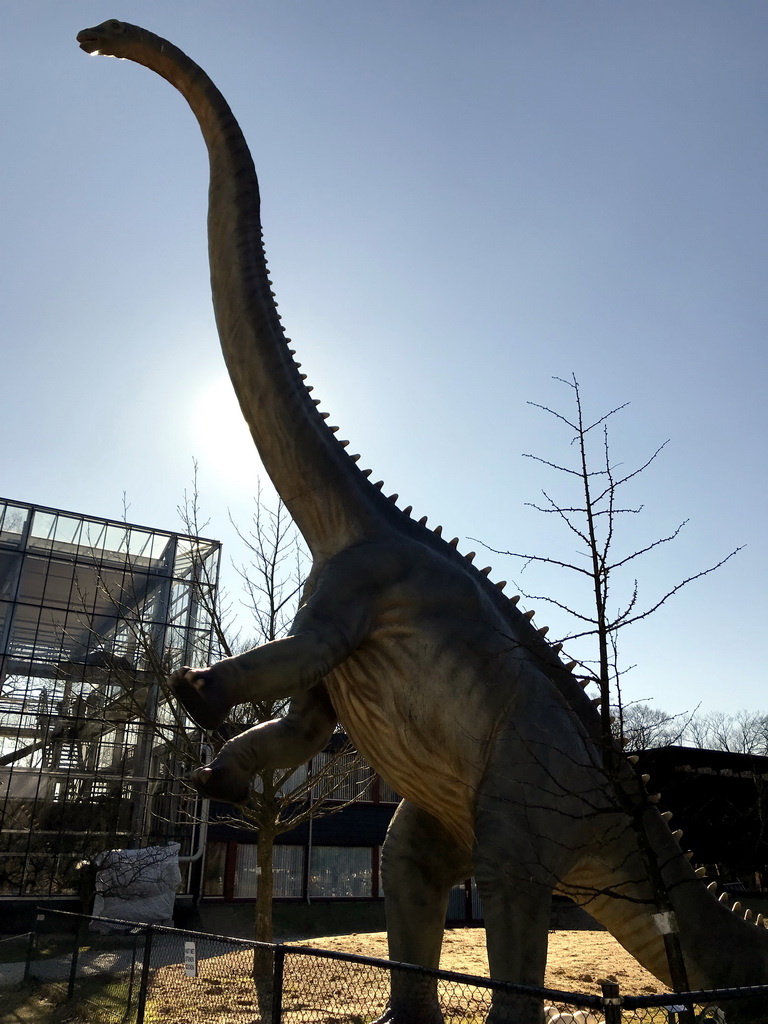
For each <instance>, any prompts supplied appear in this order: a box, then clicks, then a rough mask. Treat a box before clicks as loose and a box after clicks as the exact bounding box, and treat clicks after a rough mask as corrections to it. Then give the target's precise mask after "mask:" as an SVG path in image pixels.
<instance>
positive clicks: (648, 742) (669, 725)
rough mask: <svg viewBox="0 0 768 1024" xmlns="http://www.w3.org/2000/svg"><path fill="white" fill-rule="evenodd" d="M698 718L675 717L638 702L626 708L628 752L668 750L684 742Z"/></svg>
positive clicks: (623, 736) (623, 714)
mask: <svg viewBox="0 0 768 1024" xmlns="http://www.w3.org/2000/svg"><path fill="white" fill-rule="evenodd" d="M693 718H694V716H690V715H687V714H682V715H671V714H669V712H667V711H663V710H662V709H661V708H657V707H654V706H653V705H652V704H649V703H648V702H647V701H636V702H633V703H630V704H626V705H624V706H623V708H622V717H621V723H622V730H623V735H622V738H623V745H624V749H625V751H626V753H628V754H633V753H635V752H636V751H641V750H648V748H649V747H668V746H672V745H673V744H677V743H682V742H683V741H684V740H685V737H686V735H687V729H689V728H690V726H691V723H692V721H693Z"/></svg>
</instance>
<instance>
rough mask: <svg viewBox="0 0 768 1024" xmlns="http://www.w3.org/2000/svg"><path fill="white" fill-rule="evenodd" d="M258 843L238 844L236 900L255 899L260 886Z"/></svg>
mask: <svg viewBox="0 0 768 1024" xmlns="http://www.w3.org/2000/svg"><path fill="white" fill-rule="evenodd" d="M258 874H259V872H258V867H257V863H256V843H238V844H237V859H236V861H235V899H246V900H247V899H251V900H252V899H255V898H256V887H257V885H258Z"/></svg>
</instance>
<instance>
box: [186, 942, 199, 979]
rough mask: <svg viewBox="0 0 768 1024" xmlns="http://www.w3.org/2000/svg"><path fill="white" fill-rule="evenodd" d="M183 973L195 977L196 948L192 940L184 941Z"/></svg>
mask: <svg viewBox="0 0 768 1024" xmlns="http://www.w3.org/2000/svg"><path fill="white" fill-rule="evenodd" d="M184 973H185V974H186V976H187V977H188V978H196V977H197V948H196V946H195V944H194V942H185V943H184Z"/></svg>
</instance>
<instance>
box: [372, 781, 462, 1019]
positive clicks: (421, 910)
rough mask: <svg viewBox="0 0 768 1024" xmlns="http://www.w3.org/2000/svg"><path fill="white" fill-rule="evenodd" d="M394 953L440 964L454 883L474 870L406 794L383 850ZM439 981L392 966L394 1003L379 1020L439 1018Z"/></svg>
mask: <svg viewBox="0 0 768 1024" xmlns="http://www.w3.org/2000/svg"><path fill="white" fill-rule="evenodd" d="M381 869H382V880H383V883H384V905H385V908H386V914H387V935H388V939H389V956H390V958H391V959H392V960H397V961H400V962H401V963H410V964H418V965H419V966H422V967H438V966H439V965H440V949H441V947H442V942H443V932H444V930H445V914H446V910H447V908H448V893H449V891H450V889H451V886H453V885H455V884H456V883H457V882H460V881H461V880H462V879H463V878H468V877H469V875H470V874H471V872H472V865H471V857H470V852H469V850H467V849H465V848H464V847H461V846H460V845H459V844H458V843H457V842H456V840H454V839H453V838H452V836H450V835H449V834H448V832H447V831H446V830H445V829H444V828H443V826H442V825H441V824H440V823H439V822H438V821H437V820H436V819H435V818H433V817H432V816H431V815H429V814H427V813H426V812H425V811H422V810H420V809H419V808H418V807H416V806H415V805H414V804H410V803H408V801H406V800H404V801H403V802H402V803H401V804H400V806H399V807H398V809H397V811H396V813H395V816H394V818H393V819H392V823H391V825H390V826H389V831H388V832H387V838H386V840H385V843H384V850H383V852H382V861H381ZM442 1019H443V1018H442V1013H441V1011H440V1007H439V1004H438V1000H437V981H436V979H435V978H428V977H425V976H423V975H418V974H415V973H411V972H404V971H400V972H398V971H393V972H392V987H391V994H390V1000H389V1005H388V1007H387V1009H386V1011H385V1012H384V1014H383V1016H381V1017H380V1018H379V1021H378V1022H377V1024H439V1022H441V1021H442Z"/></svg>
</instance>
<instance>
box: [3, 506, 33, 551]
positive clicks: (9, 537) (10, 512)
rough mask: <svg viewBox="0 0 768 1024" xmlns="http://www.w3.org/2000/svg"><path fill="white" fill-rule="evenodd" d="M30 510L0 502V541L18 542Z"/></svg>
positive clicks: (7, 542) (4, 542)
mask: <svg viewBox="0 0 768 1024" xmlns="http://www.w3.org/2000/svg"><path fill="white" fill-rule="evenodd" d="M29 512H30V510H29V509H28V508H21V507H20V506H19V505H7V504H5V503H4V502H3V503H0V541H2V543H3V544H18V543H19V542H20V541H21V535H22V533H23V532H24V528H25V527H26V525H27V519H28V518H29Z"/></svg>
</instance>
